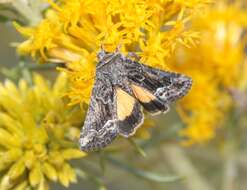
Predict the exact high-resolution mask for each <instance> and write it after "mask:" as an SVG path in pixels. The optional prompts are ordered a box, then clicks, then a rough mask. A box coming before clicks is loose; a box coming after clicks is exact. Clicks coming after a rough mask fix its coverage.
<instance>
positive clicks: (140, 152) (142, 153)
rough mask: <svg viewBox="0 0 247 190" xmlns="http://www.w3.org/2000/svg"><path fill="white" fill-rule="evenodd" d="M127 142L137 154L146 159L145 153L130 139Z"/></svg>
mask: <svg viewBox="0 0 247 190" xmlns="http://www.w3.org/2000/svg"><path fill="white" fill-rule="evenodd" d="M128 141H129V142H130V144H131V145H132V146H133V147H134V148H135V151H136V152H137V153H139V154H140V155H141V156H142V157H144V158H145V157H147V155H146V152H145V151H144V150H143V149H142V148H141V147H140V146H139V145H138V144H137V143H136V142H135V141H134V140H133V139H132V138H129V139H128Z"/></svg>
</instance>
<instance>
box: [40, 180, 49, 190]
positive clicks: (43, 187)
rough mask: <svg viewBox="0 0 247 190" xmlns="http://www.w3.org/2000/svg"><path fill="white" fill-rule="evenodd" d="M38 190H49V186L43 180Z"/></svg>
mask: <svg viewBox="0 0 247 190" xmlns="http://www.w3.org/2000/svg"><path fill="white" fill-rule="evenodd" d="M38 190H49V186H48V184H47V182H46V180H45V179H43V180H42V181H41V183H40V184H39V187H38Z"/></svg>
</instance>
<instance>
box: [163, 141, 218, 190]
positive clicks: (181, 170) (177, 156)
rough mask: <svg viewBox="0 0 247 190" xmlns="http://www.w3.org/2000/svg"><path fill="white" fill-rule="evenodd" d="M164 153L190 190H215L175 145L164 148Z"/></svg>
mask: <svg viewBox="0 0 247 190" xmlns="http://www.w3.org/2000/svg"><path fill="white" fill-rule="evenodd" d="M162 151H163V153H164V155H165V157H166V159H167V160H168V162H169V164H170V165H171V166H172V168H173V169H174V170H175V171H176V172H177V175H179V176H184V177H185V178H186V179H185V180H184V181H183V182H184V185H185V187H186V189H188V190H213V189H214V188H213V187H212V186H211V185H210V184H209V183H208V182H207V181H206V179H205V178H203V176H201V175H200V174H199V172H198V171H197V170H196V168H195V166H194V165H193V163H192V162H191V161H190V160H189V158H188V157H186V155H185V153H184V151H183V150H182V149H181V148H179V147H178V146H175V145H170V146H166V147H165V148H163V150H162Z"/></svg>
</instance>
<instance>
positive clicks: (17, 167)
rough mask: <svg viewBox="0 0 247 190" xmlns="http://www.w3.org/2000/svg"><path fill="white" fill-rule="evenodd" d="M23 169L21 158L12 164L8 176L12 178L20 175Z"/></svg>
mask: <svg viewBox="0 0 247 190" xmlns="http://www.w3.org/2000/svg"><path fill="white" fill-rule="evenodd" d="M24 171H25V165H24V161H23V160H22V159H21V160H19V161H18V162H16V163H14V164H13V165H12V167H11V168H10V170H9V172H8V176H9V177H10V179H12V180H13V179H16V178H17V177H19V176H20V175H22V174H23V173H24Z"/></svg>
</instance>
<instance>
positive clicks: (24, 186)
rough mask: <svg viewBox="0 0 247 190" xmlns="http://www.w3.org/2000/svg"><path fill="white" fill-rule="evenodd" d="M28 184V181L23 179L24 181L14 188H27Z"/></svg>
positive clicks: (20, 189)
mask: <svg viewBox="0 0 247 190" xmlns="http://www.w3.org/2000/svg"><path fill="white" fill-rule="evenodd" d="M27 185H28V183H27V181H23V182H22V183H20V184H18V185H17V186H16V187H15V188H14V189H13V190H26V188H27Z"/></svg>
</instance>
